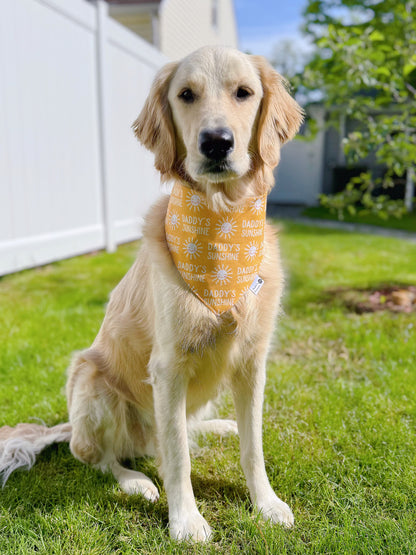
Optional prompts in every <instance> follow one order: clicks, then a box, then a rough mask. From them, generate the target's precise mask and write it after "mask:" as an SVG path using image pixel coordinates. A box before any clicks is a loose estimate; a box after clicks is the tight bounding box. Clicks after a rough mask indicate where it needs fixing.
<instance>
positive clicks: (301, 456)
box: [0, 224, 416, 555]
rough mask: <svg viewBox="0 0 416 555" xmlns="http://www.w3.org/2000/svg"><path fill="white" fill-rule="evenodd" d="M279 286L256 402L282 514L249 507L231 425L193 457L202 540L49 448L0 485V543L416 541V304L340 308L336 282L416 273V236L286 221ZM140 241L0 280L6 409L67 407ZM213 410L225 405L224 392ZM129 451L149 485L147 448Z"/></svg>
mask: <svg viewBox="0 0 416 555" xmlns="http://www.w3.org/2000/svg"><path fill="white" fill-rule="evenodd" d="M280 242H281V247H282V255H283V259H284V264H285V268H286V274H287V290H286V291H287V292H286V296H285V301H284V306H285V314H284V315H283V316H282V318H281V322H280V325H279V327H278V331H277V333H276V342H275V345H274V347H273V349H272V352H271V354H270V362H269V365H268V383H267V388H266V399H265V411H264V412H265V414H264V451H265V460H266V466H267V471H268V474H269V477H270V480H271V483H272V485H273V487H274V488H275V490H276V491H277V492H278V494H279V495H280V496H281V497H282V498H283V499H284V500H285V501H286V502H288V503H289V505H290V506H291V508H292V510H293V512H294V514H295V520H296V525H295V527H294V529H292V530H286V529H282V528H280V527H279V526H272V525H269V524H266V523H263V522H262V520H261V519H259V518H258V517H256V516H255V515H253V513H252V512H251V509H250V503H249V501H248V493H247V490H246V487H245V483H244V479H243V476H242V472H241V469H240V466H239V452H238V440H237V438H227V439H222V440H221V439H217V438H214V437H209V438H208V440H207V441H204V442H203V444H202V448H201V450H200V451H198V452H197V453H196V454H195V456H194V458H193V463H192V479H193V484H194V490H195V494H196V497H197V503H198V505H199V507H200V508H201V511H202V513H203V515H204V516H205V517H206V518H207V520H208V522H209V523H210V524H211V526H212V527H213V529H214V531H215V534H214V538H213V542H212V543H211V544H210V545H203V546H192V545H184V544H176V543H175V542H172V541H171V540H170V539H169V536H168V531H167V514H168V513H167V503H166V496H165V495H164V494H162V496H161V499H160V500H159V502H158V503H156V504H155V505H151V504H150V503H147V502H145V501H144V500H142V499H141V498H140V497H139V496H132V497H128V496H127V495H125V494H124V493H122V492H121V491H120V490H119V488H118V487H117V484H116V482H115V480H114V479H113V478H112V477H111V476H109V475H106V476H103V475H102V474H101V473H100V472H98V471H95V470H93V469H91V468H89V467H87V466H84V465H82V464H81V463H79V462H78V461H76V460H75V459H73V458H72V456H71V454H70V452H69V448H68V446H67V445H59V446H53V447H51V448H48V449H47V450H46V451H45V452H44V453H43V454H42V455H41V456H40V457H39V459H38V462H37V463H36V465H35V466H34V468H33V469H32V470H31V471H30V472H22V471H18V472H16V473H15V474H14V475H12V476H11V478H10V479H9V482H8V483H7V485H6V487H5V488H4V489H3V490H2V491H1V495H0V553H1V554H2V555H3V554H13V555H15V554H22V555H23V554H24V555H26V554H31V553H43V554H45V555H51V554H73V553H74V554H88V555H90V554H96V555H103V554H114V553H117V554H119V553H120V554H124V553H146V554H147V553H148V554H154V553H160V554H165V553H227V554H228V553H238V554H241V553H244V554H246V553H265V554H267V553H268V554H279V555H280V554H284V553H290V554H292V553H300V554H303V553H311V554H315V553H336V554H338V553H348V554H349V553H351V554H352V553H354V554H355V553H357V554H373V553H383V554H384V553H391V554H398V553H403V554H408V553H415V552H416V534H415V530H416V502H415V493H416V492H415V484H416V471H415V463H416V440H415V432H416V429H415V428H416V426H415V424H416V399H415V397H416V317H415V314H390V313H374V314H363V315H357V314H353V313H349V312H348V311H347V310H346V308H345V307H344V306H343V305H342V303H341V302H340V301H339V300H337V299H336V298H333V297H331V296H329V295H326V294H325V293H326V291H327V290H328V289H331V288H334V287H338V286H357V287H364V286H370V285H371V286H372V285H377V284H379V283H386V282H393V283H399V284H415V283H416V245H411V244H408V243H406V242H404V241H399V240H395V239H385V238H379V237H373V236H370V235H357V234H351V233H343V232H340V231H335V230H322V229H316V228H312V227H305V226H300V225H292V224H284V229H283V230H282V232H281V233H280ZM136 249H137V244H131V245H126V246H123V247H121V248H120V249H119V250H118V251H117V253H115V254H105V253H98V254H95V255H91V256H85V257H79V258H75V259H72V260H67V261H63V262H59V263H57V264H53V265H50V266H47V267H44V268H41V269H37V270H32V271H26V272H22V273H20V274H16V275H13V276H8V277H4V278H2V279H1V280H0V381H1V388H0V406H1V408H2V410H1V414H0V417H1V421H0V425H2V424H10V425H14V424H16V423H18V422H21V421H31V420H33V418H34V417H37V418H41V419H43V420H44V421H45V422H46V423H47V424H48V425H52V424H56V423H58V422H61V421H65V420H66V419H67V415H66V406H65V399H64V394H63V387H64V384H65V369H66V366H67V364H68V361H69V356H70V353H71V351H74V350H76V349H80V348H83V347H86V346H88V345H89V343H90V342H91V341H92V339H93V338H94V336H95V334H96V332H97V330H98V327H99V325H100V322H101V319H102V317H103V314H104V310H105V304H106V301H107V298H108V294H109V292H110V290H111V289H112V288H113V286H114V285H115V284H116V283H117V282H118V281H119V279H120V278H121V277H122V275H123V274H124V273H125V271H126V270H127V268H128V267H129V266H130V264H131V262H132V260H133V258H134V256H135V252H136ZM221 412H222V414H223V415H227V416H233V409H232V405H231V402H230V399H229V398H228V397H227V398H226V399H225V403H224V406H223V408H222V409H221ZM136 465H137V467H138V468H140V469H143V470H144V471H145V472H146V473H147V474H148V475H150V476H151V477H152V478H153V479H154V480H155V481H156V482H157V484H158V485H159V486H161V481H160V479H159V478H158V477H157V472H156V468H155V465H154V462H153V461H152V460H145V461H137V463H136Z"/></svg>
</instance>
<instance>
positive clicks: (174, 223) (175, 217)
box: [170, 212, 179, 229]
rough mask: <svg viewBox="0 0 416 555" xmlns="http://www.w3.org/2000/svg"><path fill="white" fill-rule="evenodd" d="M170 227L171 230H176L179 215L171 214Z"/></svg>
mask: <svg viewBox="0 0 416 555" xmlns="http://www.w3.org/2000/svg"><path fill="white" fill-rule="evenodd" d="M170 225H171V226H172V228H173V229H176V228H177V227H178V225H179V214H176V213H175V212H173V213H172V214H171V215H170Z"/></svg>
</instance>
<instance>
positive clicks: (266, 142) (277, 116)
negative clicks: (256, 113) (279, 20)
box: [251, 56, 304, 168]
mask: <svg viewBox="0 0 416 555" xmlns="http://www.w3.org/2000/svg"><path fill="white" fill-rule="evenodd" d="M251 59H252V61H253V63H254V66H255V67H256V68H257V71H258V72H259V75H260V79H261V83H262V87H263V99H262V101H261V107H260V117H259V122H258V128H257V145H258V150H259V154H260V156H261V158H262V160H263V162H264V163H265V164H267V165H268V166H269V167H270V168H274V167H275V166H277V164H278V163H279V160H280V146H281V145H283V144H284V143H286V142H287V141H290V140H291V139H293V137H294V136H295V135H296V133H297V132H298V130H299V127H300V126H301V123H302V121H303V116H304V114H303V110H302V108H301V107H300V106H299V104H298V103H297V102H296V101H295V100H294V99H293V98H292V97H291V96H290V94H289V93H288V92H287V87H288V83H287V81H286V80H285V79H284V77H282V76H281V75H279V73H277V72H276V71H275V70H274V69H273V68H272V66H271V65H270V64H269V63H268V62H267V61H266V60H265V59H264V58H263V57H262V56H251Z"/></svg>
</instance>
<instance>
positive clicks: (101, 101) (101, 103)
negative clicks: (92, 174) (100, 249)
mask: <svg viewBox="0 0 416 555" xmlns="http://www.w3.org/2000/svg"><path fill="white" fill-rule="evenodd" d="M96 9H97V31H96V32H97V35H96V39H97V89H98V90H97V97H98V126H99V129H98V134H99V156H100V177H101V198H102V207H103V217H104V234H105V247H106V250H107V251H108V252H114V251H115V250H116V248H117V245H116V241H115V237H114V232H113V218H112V210H111V198H110V197H111V194H110V193H111V192H110V184H109V171H108V166H109V144H108V129H107V125H108V95H109V82H108V57H107V33H106V23H107V18H108V4H107V3H106V2H104V0H97V2H96Z"/></svg>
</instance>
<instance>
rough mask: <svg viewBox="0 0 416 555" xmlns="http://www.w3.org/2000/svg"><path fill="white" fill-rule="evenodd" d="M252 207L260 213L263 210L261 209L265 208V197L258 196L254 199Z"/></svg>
mask: <svg viewBox="0 0 416 555" xmlns="http://www.w3.org/2000/svg"><path fill="white" fill-rule="evenodd" d="M251 209H252V210H253V212H255V213H256V214H258V213H259V212H261V210H263V199H262V198H257V199H256V200H255V201H253V204H252V206H251Z"/></svg>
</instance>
